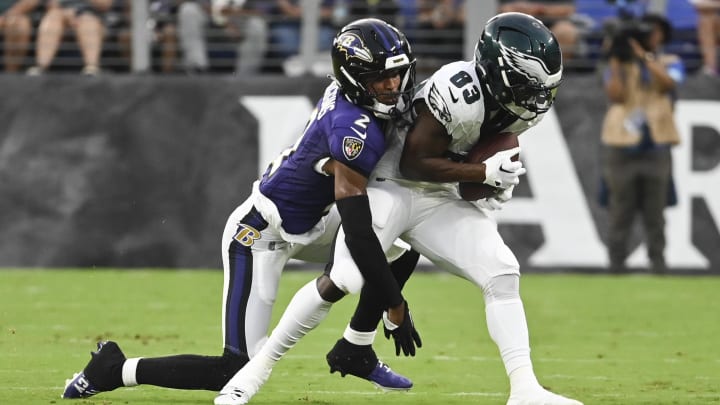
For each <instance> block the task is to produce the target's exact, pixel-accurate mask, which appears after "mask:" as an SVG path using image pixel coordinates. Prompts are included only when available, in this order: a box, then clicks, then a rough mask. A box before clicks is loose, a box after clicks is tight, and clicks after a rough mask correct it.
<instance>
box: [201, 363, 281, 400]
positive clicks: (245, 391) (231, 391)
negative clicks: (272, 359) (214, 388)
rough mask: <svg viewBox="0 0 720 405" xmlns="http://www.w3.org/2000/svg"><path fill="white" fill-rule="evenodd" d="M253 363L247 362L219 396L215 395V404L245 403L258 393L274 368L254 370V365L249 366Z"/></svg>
mask: <svg viewBox="0 0 720 405" xmlns="http://www.w3.org/2000/svg"><path fill="white" fill-rule="evenodd" d="M251 363H252V360H251ZM251 363H248V364H246V365H245V367H243V368H242V369H241V370H240V371H238V373H237V374H235V376H234V377H233V378H231V379H230V381H228V383H227V384H226V385H225V386H224V387H223V388H222V390H220V393H219V394H218V396H217V397H215V401H214V403H215V405H244V404H247V403H249V402H250V399H251V398H252V397H253V396H254V395H255V394H257V392H258V391H259V390H260V387H262V386H263V384H265V382H266V381H267V380H268V378H270V373H271V372H272V369H260V370H258V371H256V372H252V371H251V368H252V366H250V367H248V366H249V365H251Z"/></svg>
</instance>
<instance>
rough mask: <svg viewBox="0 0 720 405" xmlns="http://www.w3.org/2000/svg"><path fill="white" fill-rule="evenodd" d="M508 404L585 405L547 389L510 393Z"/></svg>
mask: <svg viewBox="0 0 720 405" xmlns="http://www.w3.org/2000/svg"><path fill="white" fill-rule="evenodd" d="M507 405H583V403H582V402H580V401H576V400H574V399H571V398H565V397H564V396H562V395H558V394H555V393H552V392H550V391H548V390H546V389H540V390H537V391H533V392H526V393H520V394H518V395H510V399H508V402H507Z"/></svg>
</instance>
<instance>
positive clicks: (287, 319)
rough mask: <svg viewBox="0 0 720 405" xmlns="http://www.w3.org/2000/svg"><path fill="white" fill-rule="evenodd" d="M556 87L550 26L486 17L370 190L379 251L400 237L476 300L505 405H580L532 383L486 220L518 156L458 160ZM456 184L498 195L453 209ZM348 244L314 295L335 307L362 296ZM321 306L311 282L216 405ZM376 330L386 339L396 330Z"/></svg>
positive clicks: (518, 171) (512, 176)
mask: <svg viewBox="0 0 720 405" xmlns="http://www.w3.org/2000/svg"><path fill="white" fill-rule="evenodd" d="M561 81H562V55H561V52H560V47H559V45H558V43H557V39H556V38H555V36H554V35H553V34H552V33H551V32H550V30H548V29H547V27H545V26H544V25H543V24H542V23H541V22H540V21H539V20H537V19H535V18H533V17H531V16H529V15H526V14H521V13H505V14H500V15H497V16H495V17H493V18H492V19H490V20H489V21H488V22H487V24H486V25H485V29H484V30H483V33H482V35H481V37H480V39H479V41H478V43H477V46H476V50H475V57H474V59H473V60H468V61H457V62H451V63H448V64H446V65H444V66H443V67H441V68H440V69H438V70H437V71H436V72H435V73H433V75H432V76H431V77H430V78H429V79H428V80H426V81H424V82H423V83H422V84H421V85H420V86H419V88H418V89H417V91H415V92H414V95H413V102H412V107H413V108H412V109H411V110H408V111H407V112H406V113H405V115H406V121H412V125H410V126H399V127H396V128H394V129H392V128H391V129H390V130H389V132H388V133H389V135H390V134H394V135H391V136H389V137H388V144H387V145H386V151H385V154H384V155H383V157H382V159H381V160H380V162H378V164H377V166H376V167H375V170H374V172H373V175H372V176H371V180H370V182H369V183H368V185H367V194H368V195H369V201H370V204H371V208H372V213H373V217H372V222H373V229H371V230H369V231H368V233H372V232H373V231H374V235H375V236H376V237H377V238H378V241H379V243H380V244H381V245H382V246H383V248H384V249H389V248H390V247H391V246H392V244H393V242H394V241H395V240H396V239H397V238H401V239H402V240H403V241H405V242H406V243H408V244H409V245H410V246H411V247H412V248H413V249H415V250H417V251H418V252H419V253H420V254H422V255H423V256H424V257H426V258H427V259H429V260H430V261H432V262H433V264H435V265H436V266H437V267H438V268H440V269H443V270H445V271H447V272H449V273H451V274H454V275H457V276H459V277H461V278H463V279H465V280H468V281H470V282H472V283H473V284H474V285H476V286H477V287H478V290H479V291H480V292H481V293H482V295H483V298H484V299H485V321H486V324H487V329H488V331H489V334H490V337H491V338H492V339H493V341H494V342H495V344H496V345H497V347H498V351H499V353H500V357H501V358H502V361H503V364H504V365H505V370H506V373H507V375H508V379H509V383H510V384H509V385H510V395H509V397H508V400H507V405H582V403H581V402H579V401H576V400H574V399H570V398H567V397H564V396H561V395H558V394H555V393H553V392H551V391H549V390H547V389H545V388H544V387H543V386H542V385H540V383H539V382H538V380H537V378H536V376H535V372H534V370H533V364H532V361H531V359H530V343H529V334H528V328H527V323H526V319H525V312H524V308H523V302H522V300H521V298H520V266H519V263H518V261H517V259H516V258H515V255H514V254H513V253H512V251H511V250H510V248H509V247H508V246H507V245H506V244H505V243H504V241H503V239H502V237H501V236H500V234H499V233H498V230H497V223H496V222H495V221H494V219H493V218H492V217H491V216H489V215H488V214H487V212H486V210H487V209H492V208H496V207H497V206H500V204H501V203H502V202H503V201H505V200H507V199H509V198H510V197H511V196H512V188H513V187H514V186H515V185H516V184H518V182H519V176H521V175H522V174H524V173H525V168H524V167H523V164H522V162H521V161H512V160H511V157H512V156H513V155H515V154H516V153H518V152H519V151H520V149H519V148H513V149H510V150H504V151H500V152H497V153H496V154H494V155H493V156H491V157H490V158H488V159H486V160H485V161H483V162H482V163H470V162H464V163H463V162H462V161H461V160H462V157H463V156H464V155H466V154H467V153H468V151H469V150H470V149H471V148H472V147H473V145H475V144H476V143H477V142H478V139H480V138H481V137H490V136H503V134H504V133H517V134H519V133H523V132H525V131H526V130H528V129H530V128H532V127H533V126H535V125H536V124H537V123H538V122H540V120H541V119H542V118H543V116H544V115H545V113H547V112H548V111H549V109H550V107H551V106H552V104H553V101H554V99H555V95H556V92H557V90H558V87H559V86H560V83H561ZM395 122H400V121H395ZM531 136H532V135H531ZM460 181H472V182H478V183H486V184H489V185H491V186H493V187H496V188H499V189H501V190H499V191H498V194H496V196H495V197H491V198H489V199H487V200H490V201H482V204H481V205H480V206H476V205H475V204H474V202H470V201H466V200H463V199H462V198H460V196H459V194H458V182H460ZM338 206H339V207H340V203H338ZM352 239H353V236H352V235H351V230H350V229H349V228H348V227H347V226H346V223H345V222H343V226H342V227H341V229H340V230H339V232H338V236H337V242H336V246H335V249H334V251H333V258H332V262H331V264H330V266H328V268H329V271H328V278H329V284H330V285H329V286H326V285H323V287H328V289H330V290H332V289H333V288H334V289H335V290H337V291H339V292H336V295H338V296H340V295H342V294H344V293H353V292H357V291H358V290H360V288H361V287H362V285H363V277H365V275H364V273H363V271H362V269H361V268H359V267H357V266H359V265H362V262H361V261H359V260H358V259H357V258H356V257H355V255H354V254H353V246H352V244H353V243H355V242H354V241H353V240H352ZM368 282H370V281H369V280H368ZM318 285H319V284H318ZM376 291H377V290H376ZM326 296H327V295H322V294H320V295H318V293H317V291H316V285H315V284H314V283H309V284H306V285H305V286H304V287H302V288H300V289H299V290H298V292H297V293H296V294H295V296H294V297H293V299H292V301H291V302H290V304H289V305H288V307H287V309H286V310H285V313H284V314H283V316H282V317H281V319H280V321H279V322H278V325H277V326H276V327H275V329H274V330H273V332H272V333H271V334H270V337H269V338H268V340H267V342H266V343H265V345H264V346H263V347H262V349H260V351H259V352H258V353H256V355H255V356H254V357H253V358H252V359H251V360H250V361H249V362H248V363H247V364H246V365H245V366H244V367H243V368H242V369H241V370H240V371H239V372H238V373H237V374H236V375H235V376H233V378H231V379H230V381H229V382H228V384H227V385H226V386H225V387H223V389H222V390H221V391H220V395H218V397H216V398H215V405H241V404H247V403H249V402H251V399H252V397H253V395H255V394H256V393H257V392H258V391H259V390H260V388H261V387H262V385H263V384H264V383H265V382H266V381H267V379H268V378H269V376H270V373H271V371H272V368H273V366H274V365H275V364H276V362H277V361H278V360H279V359H280V358H282V356H283V355H284V354H285V353H287V351H288V350H289V349H290V348H292V347H293V346H294V344H295V343H296V342H297V341H298V340H299V339H300V338H301V337H302V336H303V335H305V334H306V333H307V332H308V331H309V330H311V329H312V328H314V327H315V326H317V325H318V324H319V322H320V321H321V320H322V319H323V318H324V316H325V314H326V313H327V311H328V308H329V306H330V305H331V304H332V303H331V302H330V300H327V299H325V300H323V299H324V297H326ZM458 308H459V310H460V311H463V317H464V319H472V318H473V313H472V312H473V310H474V308H466V307H465V306H462V305H460V306H459V307H458ZM383 320H384V321H385V325H386V327H387V328H388V329H395V330H397V329H402V328H403V326H402V325H400V327H399V328H394V325H393V323H392V320H390V321H387V320H386V319H383ZM334 351H335V349H333V350H332V351H331V353H333V352H334Z"/></svg>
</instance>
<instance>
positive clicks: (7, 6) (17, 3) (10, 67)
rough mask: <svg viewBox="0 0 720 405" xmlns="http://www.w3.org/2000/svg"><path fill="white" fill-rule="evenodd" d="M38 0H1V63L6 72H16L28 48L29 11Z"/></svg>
mask: <svg viewBox="0 0 720 405" xmlns="http://www.w3.org/2000/svg"><path fill="white" fill-rule="evenodd" d="M38 4H39V0H1V1H0V35H1V36H2V37H3V64H4V65H5V71H6V72H8V73H14V72H18V71H19V70H20V69H21V68H22V66H23V62H24V60H25V55H26V54H27V51H28V49H29V48H30V38H31V36H32V20H31V17H30V13H31V12H32V11H33V10H34V9H35V8H36V7H37V6H38Z"/></svg>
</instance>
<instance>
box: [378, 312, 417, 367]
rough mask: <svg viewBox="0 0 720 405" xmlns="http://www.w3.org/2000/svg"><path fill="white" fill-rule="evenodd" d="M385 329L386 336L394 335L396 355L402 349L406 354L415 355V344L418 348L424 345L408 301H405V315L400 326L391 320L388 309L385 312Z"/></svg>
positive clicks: (388, 337)
mask: <svg viewBox="0 0 720 405" xmlns="http://www.w3.org/2000/svg"><path fill="white" fill-rule="evenodd" d="M383 329H385V337H386V338H387V339H390V336H391V335H392V337H393V340H394V341H395V355H396V356H399V355H400V349H402V352H403V354H404V355H405V356H415V346H417V347H418V348H420V347H422V340H421V339H420V334H419V333H418V331H417V330H416V329H415V324H414V323H413V320H412V317H411V316H410V309H409V308H408V304H407V301H405V317H404V319H403V322H402V324H401V325H399V326H398V325H395V324H394V323H392V322H390V320H389V319H388V316H387V311H385V312H383Z"/></svg>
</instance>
